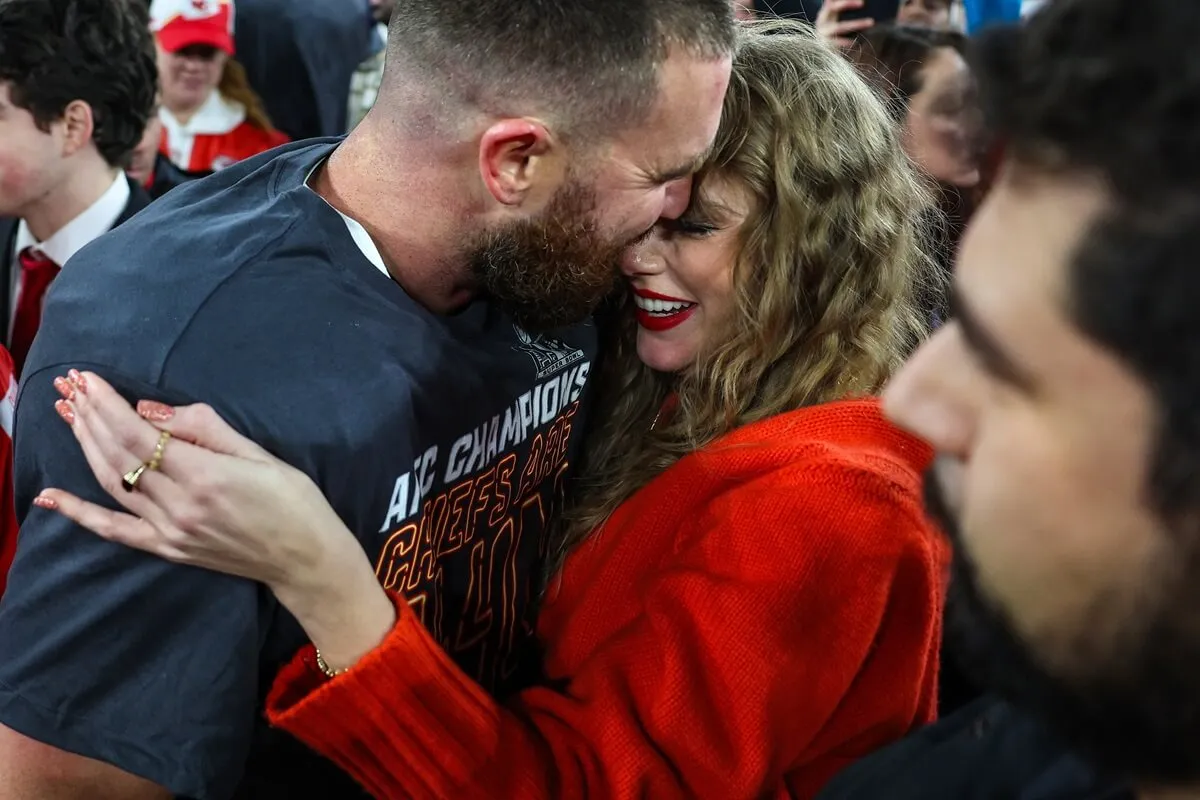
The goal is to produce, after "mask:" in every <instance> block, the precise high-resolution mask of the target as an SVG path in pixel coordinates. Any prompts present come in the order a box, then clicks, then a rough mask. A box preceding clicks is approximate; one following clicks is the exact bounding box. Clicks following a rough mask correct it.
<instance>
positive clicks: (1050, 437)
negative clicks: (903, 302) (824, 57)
mask: <svg viewBox="0 0 1200 800" xmlns="http://www.w3.org/2000/svg"><path fill="white" fill-rule="evenodd" d="M1198 38H1200V6H1198V5H1197V4H1195V3H1180V2H1178V0H1141V2H1140V3H1139V4H1138V6H1137V11H1136V13H1132V14H1131V13H1130V6H1129V4H1128V3H1127V2H1125V0H1052V2H1049V3H1047V4H1046V5H1045V6H1044V7H1043V9H1042V10H1041V11H1040V12H1038V13H1037V14H1035V15H1034V16H1033V18H1032V19H1031V20H1030V21H1029V23H1028V27H1027V28H1024V29H1021V28H1016V27H1010V28H1004V29H1000V30H996V31H994V32H992V33H991V34H989V35H985V37H984V38H983V39H982V40H981V41H980V42H979V43H978V46H977V49H976V52H975V57H974V61H975V65H974V66H975V72H976V75H977V76H978V79H979V83H980V88H981V92H982V95H983V98H984V101H985V107H986V108H987V110H988V111H989V112H990V115H991V117H992V121H993V124H994V125H995V127H996V130H997V132H998V134H999V135H1000V136H1001V138H1002V139H1003V140H1004V141H1005V142H1006V147H1007V149H1006V153H1007V155H1006V161H1005V164H1004V167H1003V170H1002V172H1001V175H1000V177H999V180H998V182H997V184H996V186H995V189H994V190H993V192H992V194H991V195H990V196H989V197H988V198H987V200H986V202H985V203H984V204H983V206H982V207H981V208H980V210H979V212H978V214H977V215H976V217H975V218H974V220H973V221H972V224H971V227H970V229H969V231H968V233H967V235H966V237H965V239H964V242H963V247H962V252H961V256H960V262H959V266H958V272H957V274H956V276H955V300H956V316H955V319H953V320H952V321H951V322H950V323H949V324H947V325H946V326H945V327H944V328H942V329H940V330H939V331H938V332H937V333H936V335H935V336H934V337H933V338H932V339H931V340H930V341H928V342H927V343H926V344H925V345H924V346H923V348H922V349H921V350H920V351H919V352H918V353H917V354H916V355H915V356H914V357H913V359H912V361H911V362H910V363H909V364H908V366H907V367H906V368H905V369H904V370H903V371H902V372H901V373H900V374H899V375H898V376H897V378H896V379H895V381H894V383H893V385H892V386H891V387H890V388H889V391H888V394H887V397H886V407H887V409H888V412H889V414H890V415H891V416H892V417H893V418H894V419H895V420H897V421H898V422H899V423H900V424H901V425H904V426H905V427H907V428H909V429H911V430H912V431H915V432H916V433H918V434H920V435H921V436H923V437H925V438H926V439H928V440H929V441H930V442H931V443H932V444H933V445H934V446H935V448H936V449H937V450H938V451H939V454H940V457H939V459H938V461H937V464H936V466H935V468H934V469H933V471H932V472H931V474H930V475H929V479H928V490H929V496H930V501H931V502H930V509H931V511H932V512H933V513H934V515H935V516H936V517H938V518H939V519H940V520H941V521H942V522H943V524H944V527H945V530H946V532H947V533H948V534H949V535H950V537H951V538H952V539H953V541H954V543H955V546H956V561H955V567H954V574H953V577H952V583H951V595H950V596H951V600H950V605H949V608H948V620H947V636H948V638H949V639H950V642H951V644H953V645H954V646H955V648H956V649H957V651H958V653H959V654H960V655H961V657H962V660H963V664H964V666H966V667H968V668H969V669H970V670H971V671H973V672H974V673H975V674H976V675H977V676H978V677H979V679H980V680H981V682H982V683H983V684H984V685H986V686H987V687H989V688H991V689H993V690H995V691H996V692H997V693H999V695H1000V696H1001V697H1002V698H1004V701H1007V704H1006V703H1005V702H994V701H991V700H984V701H981V702H980V703H979V704H977V705H975V706H972V707H968V708H966V709H964V710H963V711H962V712H960V713H958V714H956V715H954V716H952V717H950V718H948V719H946V720H944V721H943V722H942V723H940V724H938V725H936V726H934V727H933V728H930V729H928V730H926V731H924V732H921V733H919V734H917V735H915V736H914V737H912V738H910V739H909V740H907V741H905V742H903V743H901V744H899V745H896V746H894V747H892V748H889V749H888V750H886V751H884V752H883V753H880V754H878V755H877V756H875V757H872V758H869V759H866V760H865V761H863V762H861V763H860V764H858V765H856V766H854V767H852V768H851V769H850V770H849V771H847V772H846V773H844V774H843V775H842V776H840V777H839V778H838V779H837V780H835V781H834V782H833V783H832V784H831V785H830V786H829V787H827V789H826V791H825V792H824V793H823V794H822V795H821V797H822V799H823V800H831V799H833V798H836V799H838V800H848V799H850V798H854V799H856V800H857V799H858V798H862V799H863V800H867V799H868V798H870V799H871V800H875V798H887V799H888V800H906V799H907V798H953V800H962V799H963V798H985V797H986V798H1028V800H1034V799H1035V798H1036V800H1054V799H1056V798H1063V799H1065V798H1071V799H1072V800H1100V798H1105V800H1110V799H1115V798H1132V797H1139V798H1141V799H1142V800H1151V799H1152V798H1155V799H1157V798H1168V797H1170V798H1186V797H1192V798H1195V797H1200V525H1198V523H1197V520H1198V518H1200V515H1198V513H1197V512H1200V418H1198V416H1197V409H1198V408H1200V358H1198V357H1197V354H1198V353H1200V314H1197V312H1196V309H1197V306H1200V270H1197V268H1196V258H1197V253H1198V252H1200V53H1198V52H1197V50H1196V48H1195V42H1196V41H1197V39H1198Z"/></svg>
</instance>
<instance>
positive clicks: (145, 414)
mask: <svg viewBox="0 0 1200 800" xmlns="http://www.w3.org/2000/svg"><path fill="white" fill-rule="evenodd" d="M137 412H138V414H141V416H142V419H148V420H150V421H151V422H166V421H167V420H169V419H170V418H171V417H173V416H175V409H173V408H171V407H170V406H169V405H167V404H166V403H159V402H157V401H155V400H139V401H138V404H137Z"/></svg>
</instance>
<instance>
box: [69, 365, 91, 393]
mask: <svg viewBox="0 0 1200 800" xmlns="http://www.w3.org/2000/svg"><path fill="white" fill-rule="evenodd" d="M67 377H68V378H70V379H71V383H73V384H75V388H76V389H78V390H79V393H80V394H87V378H85V377H83V373H82V372H80V371H79V370H77V369H73V370H70V371H69V372H67Z"/></svg>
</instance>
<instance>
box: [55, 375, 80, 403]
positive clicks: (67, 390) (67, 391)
mask: <svg viewBox="0 0 1200 800" xmlns="http://www.w3.org/2000/svg"><path fill="white" fill-rule="evenodd" d="M54 388H55V389H57V390H58V393H59V394H60V395H62V396H63V398H64V399H66V400H74V399H75V389H74V387H72V386H71V382H70V381H68V380H67V379H66V378H55V379H54Z"/></svg>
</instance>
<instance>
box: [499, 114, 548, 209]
mask: <svg viewBox="0 0 1200 800" xmlns="http://www.w3.org/2000/svg"><path fill="white" fill-rule="evenodd" d="M561 148H562V146H561V144H559V143H558V142H557V141H556V140H555V139H554V137H553V136H552V135H551V134H550V131H549V130H548V129H547V128H546V126H545V125H544V124H542V123H541V122H538V121H536V120H531V119H504V120H499V121H497V122H495V123H493V124H492V125H490V126H489V127H488V129H487V130H485V131H484V132H483V136H482V138H481V139H480V142H479V173H480V175H481V176H482V177H483V182H484V185H485V186H487V189H488V191H489V192H490V193H491V195H492V197H494V198H495V199H496V202H498V203H501V204H503V205H506V206H516V205H520V204H521V203H522V202H524V201H525V199H526V198H527V197H528V196H529V195H530V194H531V193H539V192H538V189H539V188H543V187H553V186H557V185H558V183H559V181H560V180H562V170H563V166H562V165H563V159H562V158H561V157H560V150H561Z"/></svg>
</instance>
